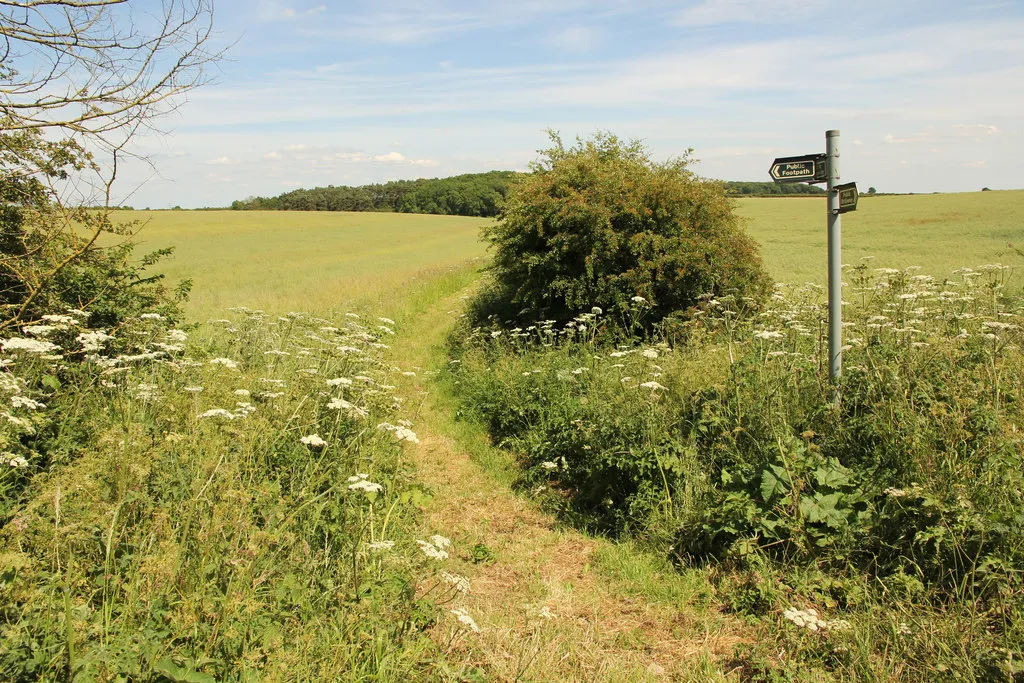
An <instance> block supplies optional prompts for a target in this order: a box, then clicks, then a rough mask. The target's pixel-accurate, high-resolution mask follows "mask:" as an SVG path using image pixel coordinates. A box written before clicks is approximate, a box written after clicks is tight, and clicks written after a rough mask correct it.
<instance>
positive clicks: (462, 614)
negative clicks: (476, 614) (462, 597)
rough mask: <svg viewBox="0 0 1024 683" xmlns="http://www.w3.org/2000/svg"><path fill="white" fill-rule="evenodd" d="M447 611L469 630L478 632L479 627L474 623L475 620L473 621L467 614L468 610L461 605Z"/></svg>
mask: <svg viewBox="0 0 1024 683" xmlns="http://www.w3.org/2000/svg"><path fill="white" fill-rule="evenodd" d="M449 611H450V612H451V613H452V614H454V615H455V618H456V619H458V620H459V623H460V624H462V625H463V626H465V627H466V628H468V629H469V630H470V631H473V632H474V633H479V632H480V627H479V626H477V625H476V622H475V621H473V617H471V616H469V612H467V611H466V610H464V609H463V608H461V607H456V608H455V609H453V610H449Z"/></svg>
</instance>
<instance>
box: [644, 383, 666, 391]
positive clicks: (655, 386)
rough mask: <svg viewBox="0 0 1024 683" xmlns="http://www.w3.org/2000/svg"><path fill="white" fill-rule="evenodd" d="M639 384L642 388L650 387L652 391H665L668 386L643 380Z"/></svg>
mask: <svg viewBox="0 0 1024 683" xmlns="http://www.w3.org/2000/svg"><path fill="white" fill-rule="evenodd" d="M640 386H641V387H642V388H644V389H650V390H652V391H665V390H666V389H668V387H666V386H664V385H662V384H658V383H657V382H643V383H641V384H640Z"/></svg>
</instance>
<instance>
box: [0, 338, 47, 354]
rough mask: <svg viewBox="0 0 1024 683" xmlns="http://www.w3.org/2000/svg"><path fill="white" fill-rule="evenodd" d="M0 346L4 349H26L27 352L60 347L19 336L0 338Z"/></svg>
mask: <svg viewBox="0 0 1024 683" xmlns="http://www.w3.org/2000/svg"><path fill="white" fill-rule="evenodd" d="M0 347H3V350H4V351H26V352H28V353H50V352H51V351H57V350H59V349H60V347H59V346H57V345H56V344H53V343H51V342H48V341H42V340H39V339H24V338H21V337H12V338H10V339H4V340H0Z"/></svg>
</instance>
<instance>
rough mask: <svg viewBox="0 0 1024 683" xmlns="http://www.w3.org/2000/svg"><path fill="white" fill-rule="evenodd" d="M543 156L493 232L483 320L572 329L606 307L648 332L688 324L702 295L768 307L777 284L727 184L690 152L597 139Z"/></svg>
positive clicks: (554, 137)
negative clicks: (709, 175)
mask: <svg viewBox="0 0 1024 683" xmlns="http://www.w3.org/2000/svg"><path fill="white" fill-rule="evenodd" d="M551 138H552V142H553V143H554V146H553V147H551V148H550V149H547V150H542V151H541V158H540V160H539V161H537V162H535V163H534V164H533V166H532V169H531V170H532V171H533V172H532V173H531V174H529V175H527V176H525V177H524V178H523V179H522V180H520V181H519V182H518V183H517V184H516V185H515V186H514V187H513V189H512V191H511V192H510V194H509V197H508V199H507V201H506V203H505V205H504V208H503V209H502V211H501V213H500V214H499V216H498V220H497V222H496V224H495V225H493V226H492V227H490V228H487V229H485V238H486V239H487V240H488V241H489V242H490V244H491V248H492V250H493V253H494V260H493V264H492V266H491V273H492V275H493V283H492V285H491V287H490V288H489V289H488V290H487V291H485V292H484V294H483V295H482V298H481V300H480V302H479V303H480V305H479V307H478V312H479V313H481V314H483V315H487V314H496V315H498V316H499V317H500V318H501V319H502V320H509V319H515V320H521V321H529V320H537V319H539V318H549V319H554V320H558V321H567V320H569V319H571V318H573V317H574V316H576V315H578V314H579V313H581V312H590V310H591V309H592V307H595V306H597V307H600V308H601V309H602V310H603V311H604V312H605V313H606V314H620V315H625V314H626V313H627V312H628V311H630V310H633V309H635V308H636V305H637V303H638V302H639V303H642V304H643V306H644V307H645V308H646V307H648V306H649V307H650V310H649V315H647V316H646V317H645V321H646V322H647V323H649V324H653V323H657V322H659V321H660V320H662V319H664V318H665V317H666V316H669V315H673V314H675V315H683V316H685V315H686V312H687V311H689V310H691V309H692V308H693V307H694V306H695V305H696V304H697V303H698V301H699V299H700V297H701V296H702V295H705V296H706V295H712V296H717V295H721V294H725V293H733V294H735V295H736V296H737V297H739V298H746V299H747V300H748V301H749V302H750V303H753V304H759V303H761V302H763V301H764V299H765V298H766V296H767V295H768V293H769V292H770V289H771V281H770V279H769V277H768V275H767V274H766V272H765V271H764V269H763V267H762V265H761V260H760V257H759V255H758V250H757V244H756V243H755V242H754V240H752V239H751V238H750V237H749V236H748V235H747V234H746V233H745V232H744V231H743V230H742V228H741V226H740V221H739V218H738V217H737V216H736V215H735V213H734V212H733V210H732V208H731V205H730V201H729V200H728V199H727V197H726V196H725V192H724V189H723V187H722V185H721V184H720V183H717V182H714V181H708V180H702V179H700V178H698V177H697V176H696V175H694V174H693V172H692V171H690V170H689V168H688V167H689V165H690V163H691V158H690V156H689V152H687V153H686V154H684V155H683V156H682V157H679V158H675V159H670V160H669V161H666V162H664V163H659V162H655V161H652V160H651V158H650V155H649V153H648V151H647V150H646V148H645V147H644V146H643V145H642V144H641V143H640V142H638V141H631V142H629V143H625V142H622V141H620V140H619V138H617V137H616V136H614V135H611V134H608V133H598V134H596V135H595V136H594V137H593V138H592V139H589V140H579V139H578V140H577V142H576V144H575V145H573V146H571V147H566V146H565V145H564V144H563V143H562V140H561V139H560V138H559V136H558V135H557V134H556V133H553V132H552V133H551Z"/></svg>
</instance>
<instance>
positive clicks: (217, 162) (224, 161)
mask: <svg viewBox="0 0 1024 683" xmlns="http://www.w3.org/2000/svg"><path fill="white" fill-rule="evenodd" d="M237 163H238V162H237V161H232V160H231V159H229V158H227V157H225V156H220V157H217V158H216V159H210V160H209V161H207V162H206V165H207V166H230V165H232V164H237Z"/></svg>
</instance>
